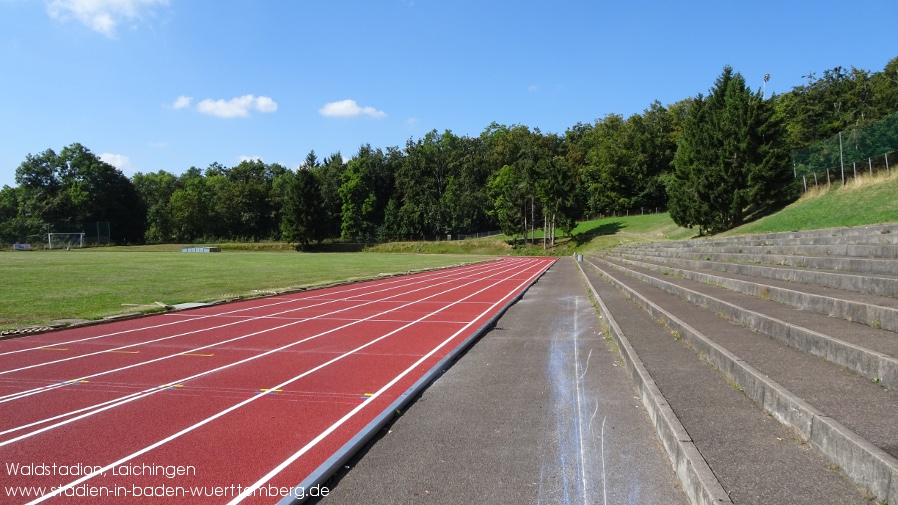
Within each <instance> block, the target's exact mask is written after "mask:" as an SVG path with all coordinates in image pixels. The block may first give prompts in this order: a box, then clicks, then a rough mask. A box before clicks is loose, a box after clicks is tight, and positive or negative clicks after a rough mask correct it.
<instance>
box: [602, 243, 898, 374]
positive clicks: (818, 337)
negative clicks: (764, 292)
mask: <svg viewBox="0 0 898 505" xmlns="http://www.w3.org/2000/svg"><path fill="white" fill-rule="evenodd" d="M596 259H598V258H596ZM599 261H603V260H601V259H599ZM590 264H592V263H590ZM607 264H608V265H609V266H611V268H614V269H616V270H620V271H621V272H622V273H624V274H626V275H629V276H631V277H633V278H636V279H639V280H640V281H642V282H645V283H646V284H649V285H650V286H654V287H656V288H659V289H661V290H664V291H667V292H668V293H671V294H673V295H676V296H680V297H683V298H685V299H687V300H689V301H690V302H692V303H694V304H696V305H699V306H701V307H705V308H707V309H708V310H711V311H714V312H719V313H722V314H724V315H726V316H727V317H728V318H730V319H731V320H733V321H735V322H737V323H740V324H744V325H745V326H747V327H749V328H752V329H755V330H757V331H759V332H761V333H763V334H765V335H769V336H771V337H773V338H776V339H778V340H780V341H782V342H784V343H786V344H787V345H789V346H791V347H794V348H796V349H799V350H802V351H805V352H809V353H811V354H813V355H814V356H820V357H822V358H825V359H827V360H829V361H831V362H833V363H836V364H838V365H842V366H845V367H847V368H849V369H851V370H854V371H855V372H857V373H859V374H861V375H863V376H864V377H867V378H868V379H870V380H875V381H878V382H880V383H882V384H883V385H884V386H886V387H890V388H893V389H896V388H898V359H896V358H894V357H892V356H888V355H886V354H883V353H881V352H877V351H873V350H870V349H867V348H864V347H861V346H857V345H854V344H851V343H848V342H843V341H841V340H837V339H835V338H832V337H830V336H829V335H824V334H822V333H819V332H816V331H813V330H809V329H807V328H803V327H801V326H797V325H794V324H791V323H787V322H785V321H782V320H780V319H776V318H774V317H770V316H767V315H764V314H761V313H758V312H754V311H750V310H747V309H743V308H742V307H739V306H737V305H734V304H731V303H728V302H725V301H723V300H719V299H717V298H714V297H712V296H708V295H705V294H703V293H699V292H697V291H693V290H691V289H687V288H684V287H682V286H677V285H675V284H672V283H669V282H666V281H663V280H661V279H656V278H654V277H650V276H647V275H644V274H641V273H639V272H636V271H633V270H630V269H628V268H625V267H622V266H619V265H614V264H612V263H607ZM593 266H595V265H593ZM596 268H598V267H596Z"/></svg>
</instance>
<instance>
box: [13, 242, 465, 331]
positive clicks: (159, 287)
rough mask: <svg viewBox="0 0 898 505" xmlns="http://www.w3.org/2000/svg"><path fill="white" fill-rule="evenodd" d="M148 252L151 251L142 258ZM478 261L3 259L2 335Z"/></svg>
mask: <svg viewBox="0 0 898 505" xmlns="http://www.w3.org/2000/svg"><path fill="white" fill-rule="evenodd" d="M138 251H144V252H138ZM475 261H479V259H478V258H473V257H470V256H469V257H457V256H434V255H431V256H425V255H399V254H374V253H320V254H295V253H294V254H278V253H264V252H223V253H208V254H203V253H181V252H159V251H145V250H144V249H143V248H140V247H135V248H98V249H83V250H73V251H61V250H60V251H31V252H4V253H0V286H3V289H2V290H0V330H2V329H10V328H17V327H21V326H25V325H34V324H46V323H49V322H51V321H57V320H63V319H99V318H102V317H106V316H111V315H116V314H125V313H130V312H153V311H159V310H163V308H162V307H161V306H159V305H157V304H156V303H155V302H161V303H163V304H169V305H171V304H177V303H185V302H196V301H212V300H218V299H222V298H234V297H238V296H243V297H247V296H259V295H262V294H265V292H267V291H279V290H284V289H287V288H290V287H311V286H318V285H324V284H331V283H335V282H342V281H348V280H357V279H363V278H372V277H377V276H379V275H382V274H396V273H405V272H408V271H414V270H423V269H431V268H439V267H445V266H449V265H457V264H461V263H470V262H475Z"/></svg>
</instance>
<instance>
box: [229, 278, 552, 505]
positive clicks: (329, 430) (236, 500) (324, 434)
mask: <svg viewBox="0 0 898 505" xmlns="http://www.w3.org/2000/svg"><path fill="white" fill-rule="evenodd" d="M548 265H550V263H547V264H546V266H545V267H544V268H542V269H540V270H539V271H538V272H537V273H535V274H533V275H532V276H531V277H529V278H528V279H527V280H525V281H524V282H522V283H521V284H519V285H518V286H517V287H516V288H515V289H513V290H512V291H510V292H509V293H508V294H506V295H505V296H503V297H502V298H501V299H500V300H498V301H497V302H496V303H494V304H492V305H491V306H490V307H489V308H488V309H486V310H485V311H483V312H482V313H481V314H480V315H479V316H478V317H477V318H476V319H474V320H472V321H471V322H470V323H468V324H467V325H465V327H464V328H461V329H459V330H458V331H457V332H455V333H454V334H452V336H451V337H449V338H447V339H446V340H444V341H443V342H441V343H440V344H439V345H438V346H436V347H435V348H433V349H432V350H431V351H430V352H428V353H427V354H425V355H424V356H422V357H421V358H420V359H419V360H418V361H416V362H415V363H413V364H412V365H411V366H410V367H408V368H406V369H405V370H404V371H403V372H401V373H400V374H399V375H397V376H396V377H394V378H393V380H391V381H390V382H388V383H387V384H385V385H384V386H383V387H382V388H380V389H379V390H377V392H375V393H374V394H372V395H371V397H370V398H369V399H368V400H367V401H366V402H365V403H362V404H360V405H358V406H357V407H356V408H354V409H352V410H351V411H350V412H349V413H347V414H346V415H345V416H343V417H342V418H340V420H338V421H337V422H335V423H334V424H332V425H330V426H329V427H328V428H327V429H326V430H324V431H323V432H321V433H320V434H319V435H318V436H317V437H315V438H314V439H312V440H311V441H310V442H309V443H307V444H306V445H305V446H303V447H302V448H301V449H300V450H298V451H296V452H295V453H293V455H291V456H290V457H289V458H287V459H285V460H284V461H283V462H281V464H279V465H278V466H276V467H274V468H273V469H272V470H271V471H270V472H268V473H267V474H265V475H264V476H263V477H262V478H261V479H259V480H257V481H256V482H254V483H253V484H252V485H250V486H247V487H245V488H244V490H243V492H242V493H240V495H238V496H237V497H236V498H234V499H233V500H231V501H230V502H228V505H232V504H236V503H239V502H241V501H243V500H244V499H246V498H247V497H249V496H251V495H252V494H253V492H254V491H255V490H257V489H258V488H260V487H261V486H263V485H265V483H266V482H268V481H270V480H271V479H272V478H274V476H276V475H277V474H279V473H280V472H281V471H283V470H284V469H285V468H287V467H288V466H290V465H291V464H293V463H294V462H295V461H296V460H297V459H299V458H300V457H302V455H303V454H305V453H307V452H308V451H309V450H311V449H312V448H313V447H315V446H316V445H318V444H319V443H321V441H322V440H324V439H325V438H326V437H327V436H328V435H330V434H331V433H333V432H334V431H335V430H336V429H337V428H339V427H340V426H342V425H343V424H345V423H346V421H348V420H350V419H352V418H353V417H354V416H355V415H356V414H358V413H359V412H360V411H361V410H362V409H363V408H365V407H366V406H367V405H371V403H372V400H374V399H375V398H377V397H379V396H380V395H382V394H383V393H384V392H386V391H387V390H389V389H390V388H391V387H393V386H394V385H395V384H396V383H397V382H399V381H400V380H401V379H402V378H403V377H405V376H406V375H408V374H409V373H411V372H412V371H414V370H415V369H417V368H418V366H420V365H421V364H422V363H423V362H424V361H426V360H428V359H430V357H431V356H433V355H434V354H436V352H437V351H439V350H440V349H442V348H443V347H445V346H446V345H447V344H449V342H451V341H452V340H454V339H455V338H456V337H458V336H459V335H460V334H461V333H462V332H464V331H466V330H467V329H468V328H470V327H471V326H472V325H473V324H474V323H475V322H477V321H478V320H480V319H481V318H482V317H484V316H485V315H487V314H489V313H490V312H491V311H492V310H494V309H495V308H496V307H497V306H499V304H501V303H503V302H504V301H505V300H506V299H508V298H509V297H511V296H513V295H514V294H515V293H517V292H518V291H519V290H521V289H523V288H524V287H525V286H527V285H529V284H530V283H531V282H533V279H535V278H536V277H537V276H538V275H539V274H541V273H542V272H543V271H544V270H545V269H546V268H548ZM497 284H498V283H497ZM494 285H495V284H494ZM485 289H489V288H484V290H485ZM481 291H483V290H481ZM471 296H473V295H471ZM289 382H292V380H291V381H288V383H289ZM284 385H286V384H283V385H281V386H277V387H283V386H284Z"/></svg>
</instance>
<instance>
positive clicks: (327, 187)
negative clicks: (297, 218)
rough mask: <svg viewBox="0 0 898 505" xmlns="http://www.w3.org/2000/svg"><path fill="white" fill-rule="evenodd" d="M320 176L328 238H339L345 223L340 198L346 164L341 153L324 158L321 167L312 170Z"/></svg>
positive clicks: (323, 212)
mask: <svg viewBox="0 0 898 505" xmlns="http://www.w3.org/2000/svg"><path fill="white" fill-rule="evenodd" d="M312 171H313V172H315V173H316V174H317V175H318V181H319V183H320V186H321V201H322V206H323V207H322V221H324V224H325V236H326V237H339V236H340V227H341V225H342V223H343V218H342V212H343V200H342V199H341V198H340V186H341V185H342V184H343V172H345V171H346V164H345V163H343V155H342V154H340V151H337V152H335V153H333V154H331V155H330V156H328V157H325V158H324V161H323V163H322V164H321V166H319V167H317V168H313V169H312Z"/></svg>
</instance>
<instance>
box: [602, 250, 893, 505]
mask: <svg viewBox="0 0 898 505" xmlns="http://www.w3.org/2000/svg"><path fill="white" fill-rule="evenodd" d="M589 264H590V265H592V266H593V267H594V268H595V269H596V270H597V271H598V272H600V273H601V274H602V275H603V276H604V277H605V278H606V279H608V280H609V282H610V283H611V284H612V285H614V286H615V287H616V288H618V289H620V290H622V291H624V292H625V293H626V294H627V296H629V297H631V298H632V299H633V300H634V301H638V304H639V305H640V306H641V307H642V308H643V310H645V311H646V312H648V313H649V314H650V315H651V316H652V317H653V318H655V319H657V320H659V321H662V322H663V323H664V324H666V325H667V326H668V327H670V328H671V329H674V330H676V331H678V332H680V334H681V335H682V336H683V338H685V339H686V340H687V341H688V342H689V344H690V345H691V346H692V347H693V348H694V349H695V351H696V352H698V353H700V354H701V355H703V356H704V357H705V358H706V359H707V361H708V362H709V363H711V364H712V365H713V366H715V367H716V368H717V369H718V370H720V372H721V373H723V374H724V375H725V376H727V377H728V378H729V379H730V380H732V381H734V382H735V383H736V384H738V385H739V387H740V388H742V390H743V392H744V393H745V395H746V396H748V397H749V398H751V399H752V400H753V401H754V402H755V403H757V404H758V405H759V406H761V407H762V408H763V409H764V410H766V411H767V412H769V413H770V414H771V415H772V416H773V417H775V418H776V419H777V420H778V421H780V422H781V423H782V424H784V425H786V426H789V427H792V428H794V429H795V430H796V432H797V433H798V434H799V436H801V437H802V438H803V439H804V440H806V441H807V442H808V443H809V444H810V445H811V447H813V448H814V449H815V450H816V451H818V452H819V453H820V454H822V455H823V456H824V457H825V458H826V459H828V460H829V461H831V462H832V463H833V464H835V465H838V466H839V467H840V468H841V469H842V471H843V472H844V473H845V474H846V475H847V476H848V477H849V478H850V479H851V480H852V481H854V482H855V483H856V484H857V485H858V486H860V487H862V488H864V489H866V490H867V491H868V492H870V493H871V494H873V495H874V496H875V497H876V499H878V500H880V501H885V502H888V503H898V460H896V459H895V458H893V457H892V456H891V455H889V454H888V453H886V452H885V451H883V450H882V449H879V448H878V447H875V446H873V445H872V444H870V443H869V442H867V441H866V440H865V439H863V438H862V437H860V436H859V435H857V434H856V433H854V432H853V431H851V430H849V429H848V428H846V427H845V426H843V425H842V424H841V423H839V422H838V421H836V420H834V419H832V418H830V417H827V416H826V415H824V414H823V413H822V412H820V411H819V410H817V409H816V408H814V407H812V406H811V405H809V404H808V403H807V402H805V401H804V400H802V399H801V398H799V397H798V396H796V395H795V394H793V393H792V392H791V391H789V390H788V389H786V388H784V387H783V386H781V385H780V384H778V383H777V382H775V381H773V380H772V379H770V378H768V377H766V376H764V375H763V374H761V373H760V372H758V370H756V369H755V368H754V367H752V366H750V365H748V364H747V363H746V362H745V361H743V360H741V359H740V358H739V357H738V356H736V355H734V354H732V353H731V352H729V351H728V350H727V349H725V348H724V347H722V346H720V345H718V344H716V343H714V342H712V341H711V340H710V339H708V338H707V337H706V336H705V335H703V334H702V333H701V332H699V331H698V330H696V329H695V328H693V327H691V326H689V325H688V324H686V323H685V322H683V321H681V320H680V319H678V318H677V317H675V316H674V315H673V314H670V313H669V312H667V311H665V310H664V309H662V308H661V307H659V306H657V305H656V304H654V303H653V302H652V301H650V300H648V299H647V298H645V297H644V296H642V295H640V294H639V293H637V292H635V291H633V290H632V289H630V288H629V287H627V286H626V285H625V284H623V283H621V282H620V281H618V280H617V279H615V278H614V277H612V276H611V275H610V274H608V273H607V272H605V271H604V270H602V269H601V268H600V267H598V266H596V265H595V264H594V263H592V262H589Z"/></svg>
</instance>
